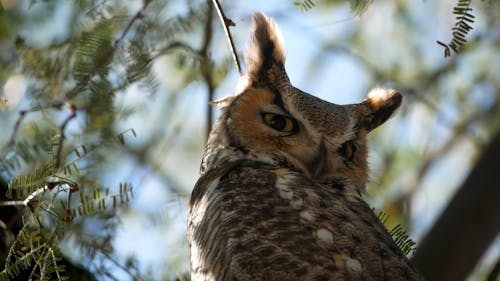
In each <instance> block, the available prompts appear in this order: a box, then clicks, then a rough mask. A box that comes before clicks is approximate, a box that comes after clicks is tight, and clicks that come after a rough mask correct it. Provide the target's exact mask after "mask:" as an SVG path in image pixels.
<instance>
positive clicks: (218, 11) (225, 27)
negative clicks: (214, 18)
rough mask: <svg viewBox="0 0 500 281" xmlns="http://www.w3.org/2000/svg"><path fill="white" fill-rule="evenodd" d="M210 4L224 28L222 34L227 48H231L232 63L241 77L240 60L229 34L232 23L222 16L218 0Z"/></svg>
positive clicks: (213, 0)
mask: <svg viewBox="0 0 500 281" xmlns="http://www.w3.org/2000/svg"><path fill="white" fill-rule="evenodd" d="M212 2H213V3H214V6H215V9H216V10H217V14H218V15H219V18H220V21H221V23H222V25H223V26H224V32H225V33H226V37H227V41H228V42H229V46H230V47H231V53H232V55H233V60H234V63H235V64H236V68H237V69H238V73H239V74H240V76H241V75H243V72H242V70H241V65H240V60H239V59H238V54H237V53H236V48H235V47H234V42H233V37H232V36H231V32H229V26H234V22H233V21H232V20H231V19H229V18H227V17H226V16H225V15H224V11H223V10H222V7H221V6H220V4H219V1H218V0H212Z"/></svg>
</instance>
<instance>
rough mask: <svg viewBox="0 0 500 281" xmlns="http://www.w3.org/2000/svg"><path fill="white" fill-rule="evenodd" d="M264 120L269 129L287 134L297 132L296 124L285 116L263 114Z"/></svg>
mask: <svg viewBox="0 0 500 281" xmlns="http://www.w3.org/2000/svg"><path fill="white" fill-rule="evenodd" d="M262 119H263V120H264V123H266V124H267V125H268V126H269V127H271V128H273V129H275V130H277V131H280V132H285V133H290V132H293V131H295V130H296V124H295V122H294V121H293V120H292V119H290V118H288V117H285V116H283V115H279V114H274V113H263V114H262Z"/></svg>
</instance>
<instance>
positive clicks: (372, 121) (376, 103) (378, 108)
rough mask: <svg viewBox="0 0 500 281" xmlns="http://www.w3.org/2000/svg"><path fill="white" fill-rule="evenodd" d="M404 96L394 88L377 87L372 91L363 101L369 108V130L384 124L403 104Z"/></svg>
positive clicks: (367, 123)
mask: <svg viewBox="0 0 500 281" xmlns="http://www.w3.org/2000/svg"><path fill="white" fill-rule="evenodd" d="M402 100H403V96H402V95H401V94H400V93H399V92H397V91H396V90H393V89H384V88H375V89H373V90H371V91H370V93H369V94H368V97H367V98H366V100H365V101H364V102H363V104H365V105H367V106H368V108H369V115H368V118H367V120H366V122H365V124H366V127H367V129H368V130H369V131H371V130H373V129H375V128H376V127H378V126H380V125H382V124H383V123H384V122H385V121H387V119H389V117H391V115H392V114H393V113H394V111H396V109H398V107H399V106H400V105H401V101H402Z"/></svg>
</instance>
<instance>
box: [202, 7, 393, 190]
mask: <svg viewBox="0 0 500 281" xmlns="http://www.w3.org/2000/svg"><path fill="white" fill-rule="evenodd" d="M245 61H246V65H247V73H246V75H244V76H243V77H242V78H241V79H240V82H239V86H238V88H237V94H236V95H234V96H230V97H227V98H224V99H223V100H221V101H220V102H216V103H218V104H219V105H221V106H222V114H221V116H220V118H219V119H218V120H217V122H216V123H215V125H214V127H213V129H212V132H211V134H210V137H209V140H208V143H207V147H206V150H205V155H204V158H203V162H202V167H201V173H202V174H204V173H207V172H209V171H211V170H217V169H219V170H221V169H222V170H227V169H228V168H230V167H234V166H235V165H240V164H241V163H242V162H246V163H260V164H263V165H265V166H266V167H270V168H273V167H276V168H288V169H292V170H294V171H297V172H300V173H303V174H304V175H305V176H306V177H308V178H310V179H312V180H314V181H317V182H321V183H325V184H334V185H343V186H350V187H353V188H355V189H357V190H362V189H363V188H364V186H365V184H366V181H367V173H368V172H367V159H366V158H367V143H366V136H367V134H368V133H369V132H370V131H372V130H373V129H375V128H376V127H378V126H379V125H381V124H382V123H384V122H385V121H386V120H387V119H388V118H389V117H390V116H391V115H392V113H393V112H394V111H395V110H396V109H397V108H398V107H399V105H400V104H401V100H402V96H401V94H399V93H398V92H396V91H394V90H390V89H382V88H377V89H374V90H372V91H371V92H370V93H369V94H368V96H367V98H366V99H365V100H364V101H362V102H361V103H357V104H348V105H338V104H334V103H330V102H327V101H324V100H322V99H319V98H317V97H314V96H312V95H310V94H308V93H305V92H303V91H301V90H299V89H297V88H295V87H294V86H293V85H292V84H291V83H290V80H289V79H288V76H287V74H286V71H285V48H284V43H283V41H282V39H281V34H280V31H279V28H278V26H277V24H276V23H275V22H274V21H273V20H272V19H270V18H268V17H266V16H265V15H263V14H261V13H255V14H254V15H253V23H252V30H251V39H250V42H249V45H248V49H247V51H246V53H245Z"/></svg>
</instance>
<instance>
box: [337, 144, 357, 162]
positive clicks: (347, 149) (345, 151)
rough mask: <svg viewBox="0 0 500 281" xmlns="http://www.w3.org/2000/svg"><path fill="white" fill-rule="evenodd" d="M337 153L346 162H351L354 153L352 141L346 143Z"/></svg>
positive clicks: (354, 145) (354, 148)
mask: <svg viewBox="0 0 500 281" xmlns="http://www.w3.org/2000/svg"><path fill="white" fill-rule="evenodd" d="M337 152H338V153H339V154H340V155H342V156H343V157H344V158H345V159H347V160H348V161H352V159H354V153H355V152H356V144H355V143H354V141H346V142H344V143H343V144H342V146H341V147H340V148H339V149H338V150H337Z"/></svg>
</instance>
